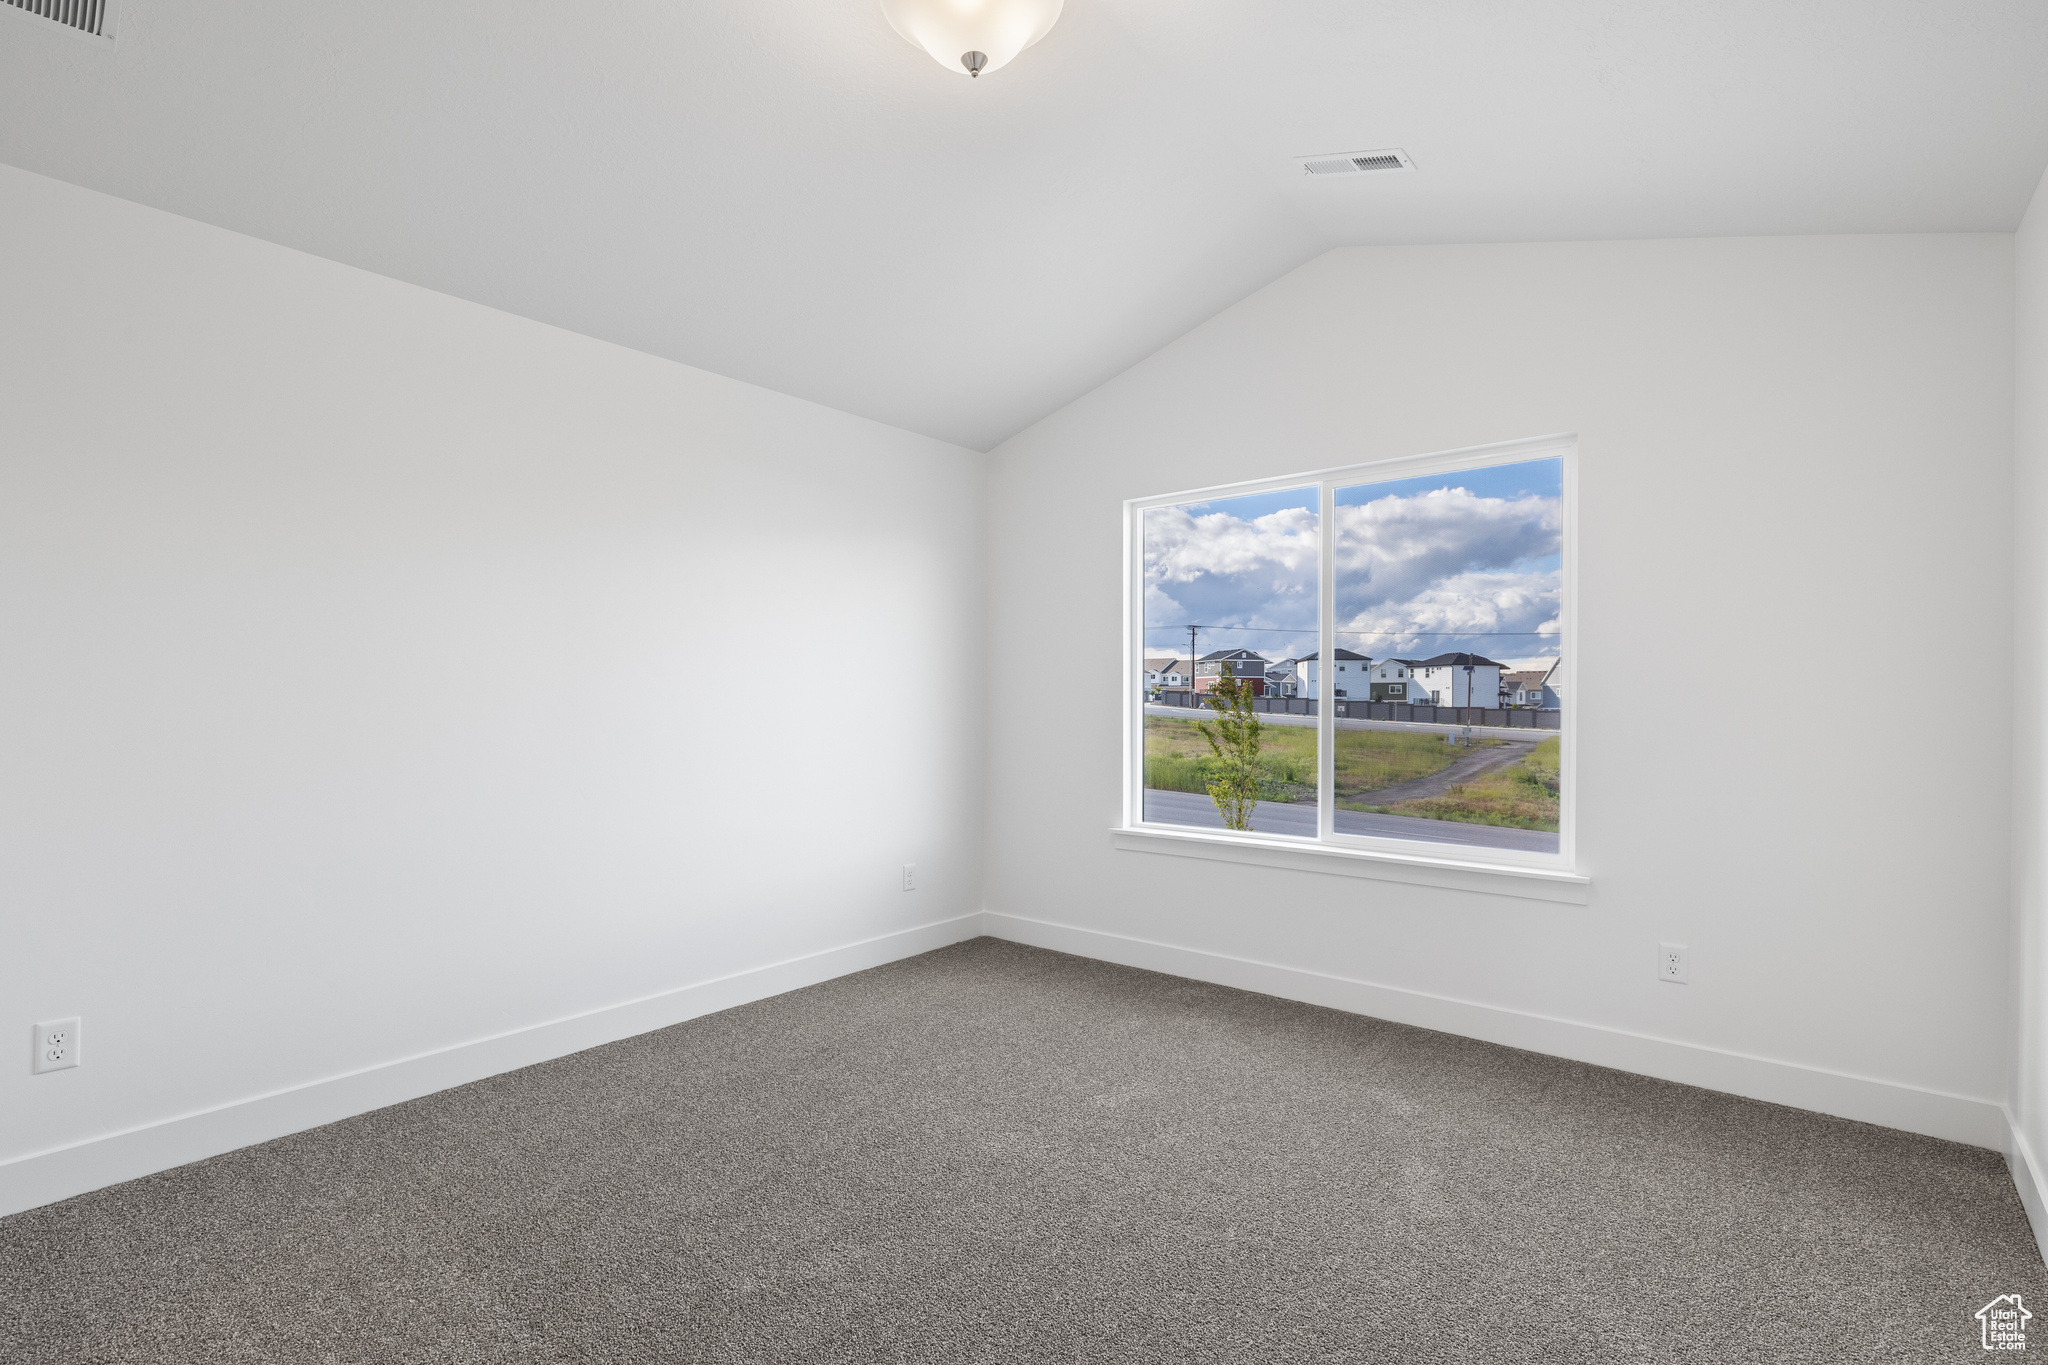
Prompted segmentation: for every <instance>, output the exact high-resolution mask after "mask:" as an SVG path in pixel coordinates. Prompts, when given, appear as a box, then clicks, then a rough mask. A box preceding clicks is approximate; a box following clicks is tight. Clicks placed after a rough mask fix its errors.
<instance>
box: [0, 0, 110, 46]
mask: <svg viewBox="0 0 2048 1365" xmlns="http://www.w3.org/2000/svg"><path fill="white" fill-rule="evenodd" d="M0 5H7V6H10V7H11V8H13V9H17V10H20V11H22V12H23V13H25V14H33V15H35V16H37V17H38V18H41V19H51V20H54V21H55V22H57V23H60V24H62V25H64V26H65V27H66V28H75V29H77V30H78V31H79V32H80V33H89V34H91V35H92V36H93V37H95V38H111V37H113V36H114V22H113V20H114V16H113V8H114V0H0Z"/></svg>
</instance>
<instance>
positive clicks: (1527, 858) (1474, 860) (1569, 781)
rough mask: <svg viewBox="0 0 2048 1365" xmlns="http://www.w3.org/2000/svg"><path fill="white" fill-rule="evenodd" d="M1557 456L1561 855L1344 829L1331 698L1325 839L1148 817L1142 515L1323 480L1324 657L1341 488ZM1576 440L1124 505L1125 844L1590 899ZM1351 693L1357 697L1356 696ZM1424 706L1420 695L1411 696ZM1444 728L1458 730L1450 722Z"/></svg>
mask: <svg viewBox="0 0 2048 1365" xmlns="http://www.w3.org/2000/svg"><path fill="white" fill-rule="evenodd" d="M1546 459H1558V460H1561V461H1562V464H1563V473H1564V489H1563V521H1564V525H1563V528H1562V535H1561V542H1562V543H1561V551H1562V553H1561V556H1560V557H1561V560H1562V563H1563V568H1564V583H1563V591H1562V594H1561V598H1562V600H1561V603H1560V610H1559V627H1560V633H1561V635H1562V639H1561V641H1560V642H1559V661H1560V663H1561V665H1562V666H1563V667H1564V669H1565V676H1566V677H1568V678H1571V679H1572V680H1573V685H1572V686H1571V687H1569V688H1567V689H1565V692H1564V695H1563V696H1562V697H1561V698H1560V699H1559V700H1560V703H1561V707H1560V710H1561V714H1560V716H1559V725H1560V729H1559V730H1558V732H1557V735H1558V739H1559V741H1560V742H1559V746H1558V747H1559V776H1560V785H1561V787H1562V791H1561V792H1560V794H1559V801H1558V806H1559V810H1558V817H1559V818H1558V851H1557V852H1556V853H1534V852H1526V851H1522V850H1517V849H1490V848H1477V847H1467V846H1465V845H1455V844H1439V843H1433V842H1429V841H1426V840H1416V839H1389V838H1381V837H1376V836H1368V835H1358V834H1344V833H1340V832H1338V831H1337V829H1336V827H1335V819H1336V792H1335V785H1336V784H1335V780H1334V779H1335V772H1336V728H1337V727H1336V707H1335V705H1334V704H1333V703H1334V700H1335V698H1334V697H1328V698H1324V699H1323V701H1322V704H1320V705H1318V706H1317V708H1316V712H1317V723H1316V755H1317V766H1318V769H1319V771H1318V774H1317V777H1318V781H1317V828H1318V831H1319V832H1318V834H1317V837H1316V838H1315V839H1306V838H1298V837H1291V836H1283V835H1264V834H1259V833H1256V832H1240V831H1235V830H1218V829H1202V828H1199V827H1194V826H1187V825H1165V824H1148V823H1146V821H1145V819H1144V809H1145V806H1144V799H1145V798H1144V780H1145V726H1144V715H1145V711H1144V700H1143V695H1142V691H1141V690H1139V689H1133V688H1131V687H1130V686H1129V682H1130V679H1131V677H1132V676H1133V673H1132V670H1134V669H1135V670H1138V674H1139V675H1140V676H1141V675H1142V670H1143V668H1144V660H1145V630H1144V622H1145V563H1144V514H1145V513H1146V512H1147V511H1150V510H1151V509H1153V508H1155V507H1172V506H1177V505H1179V504H1182V503H1189V502H1205V501H1215V500H1220V499H1224V498H1235V497H1243V496H1246V495H1248V494H1255V493H1271V492H1280V491H1284V490H1288V489H1296V488H1307V487H1315V488H1316V489H1318V491H1319V503H1320V507H1321V516H1320V519H1319V522H1318V526H1319V528H1323V529H1322V530H1321V531H1320V532H1319V544H1318V549H1319V553H1320V559H1321V564H1320V570H1321V572H1320V585H1321V591H1320V602H1321V609H1320V613H1319V615H1320V619H1319V621H1318V625H1317V646H1316V650H1317V657H1318V658H1319V659H1334V658H1335V657H1336V656H1335V653H1334V649H1335V639H1336V609H1337V607H1336V565H1337V554H1336V542H1335V537H1334V535H1331V534H1328V533H1327V528H1330V527H1333V526H1334V525H1335V524H1336V499H1337V490H1338V489H1340V488H1349V487H1352V486H1354V485H1357V484H1365V483H1380V482H1385V481H1388V480H1393V479H1409V478H1418V477H1422V476H1426V475H1430V474H1450V473H1456V472H1458V471H1460V470H1466V469H1481V468H1486V467H1489V466H1492V465H1502V464H1517V463H1521V462H1523V461H1529V460H1546ZM1578 478H1579V460H1578V438H1577V437H1576V436H1575V435H1572V434H1569V433H1567V434H1562V435H1556V436H1542V437H1536V438H1533V439H1530V440H1526V441H1507V442H1502V443H1500V444H1496V445H1487V446H1475V447H1471V448H1468V449H1464V450H1450V451H1440V452H1436V453H1433V454H1427V455H1411V456H1401V457H1397V458H1394V459H1386V460H1372V461H1367V462H1364V463H1361V464H1353V465H1344V466H1341V467H1338V468H1334V469H1320V470H1314V471H1310V472H1308V473H1303V474H1290V475H1286V476H1283V477H1279V478H1271V479H1254V480H1248V481H1246V482H1243V483H1233V484H1224V485H1221V486H1218V487H1214V488H1197V489H1190V490H1186V491H1183V492H1178V493H1167V494H1161V495H1159V496H1156V497H1146V498H1132V499H1130V500H1128V501H1126V502H1125V503H1124V577H1125V592H1124V638H1125V641H1126V650H1125V665H1124V670H1125V671H1124V681H1125V689H1124V693H1123V696H1124V699H1125V700H1124V711H1123V717H1124V764H1123V778H1124V782H1123V820H1122V823H1121V824H1120V825H1118V826H1117V827H1116V829H1115V830H1113V831H1112V833H1113V835H1114V838H1115V842H1116V844H1117V846H1118V847H1120V848H1126V849H1132V850H1136V851H1142V852H1148V853H1168V854H1178V855H1182V856H1189V857H1198V858H1209V859H1220V860H1222V861H1227V862H1243V863H1254V864H1261V865H1266V866H1277V867H1291V868H1299V869H1304V870H1309V871H1316V872H1330V873H1338V874H1343V875H1351V876H1363V877H1372V878H1379V879H1384V880H1392V881H1401V882H1409V883H1416V884H1422V885H1435V886H1446V887H1452V888H1456V889H1461V890H1469V891H1482V892H1490V893H1495V894H1502V895H1515V896H1524V897H1530V898H1534V899H1540V900H1550V901H1565V902H1575V903H1579V904H1584V903H1586V901H1587V900H1588V899H1589V898H1590V891H1591V881H1592V879H1591V877H1590V876H1588V875H1587V874H1586V873H1585V871H1584V870H1583V869H1581V868H1580V867H1579V864H1578V790H1579V765H1578V715H1577V712H1578V696H1579V693H1580V691H1581V690H1582V688H1581V686H1580V683H1581V682H1582V680H1583V677H1584V675H1583V673H1582V671H1581V670H1580V667H1579V662H1578V652H1579V634H1580V631H1579V626H1578V591H1579V568H1578V559H1579V554H1578V541H1579V536H1578V531H1579V526H1578V523H1579V517H1578V505H1579V504H1578ZM1347 700H1349V698H1347ZM1411 704H1419V703H1411ZM1445 728H1446V729H1449V728H1451V727H1448V726H1446V727H1445Z"/></svg>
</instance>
